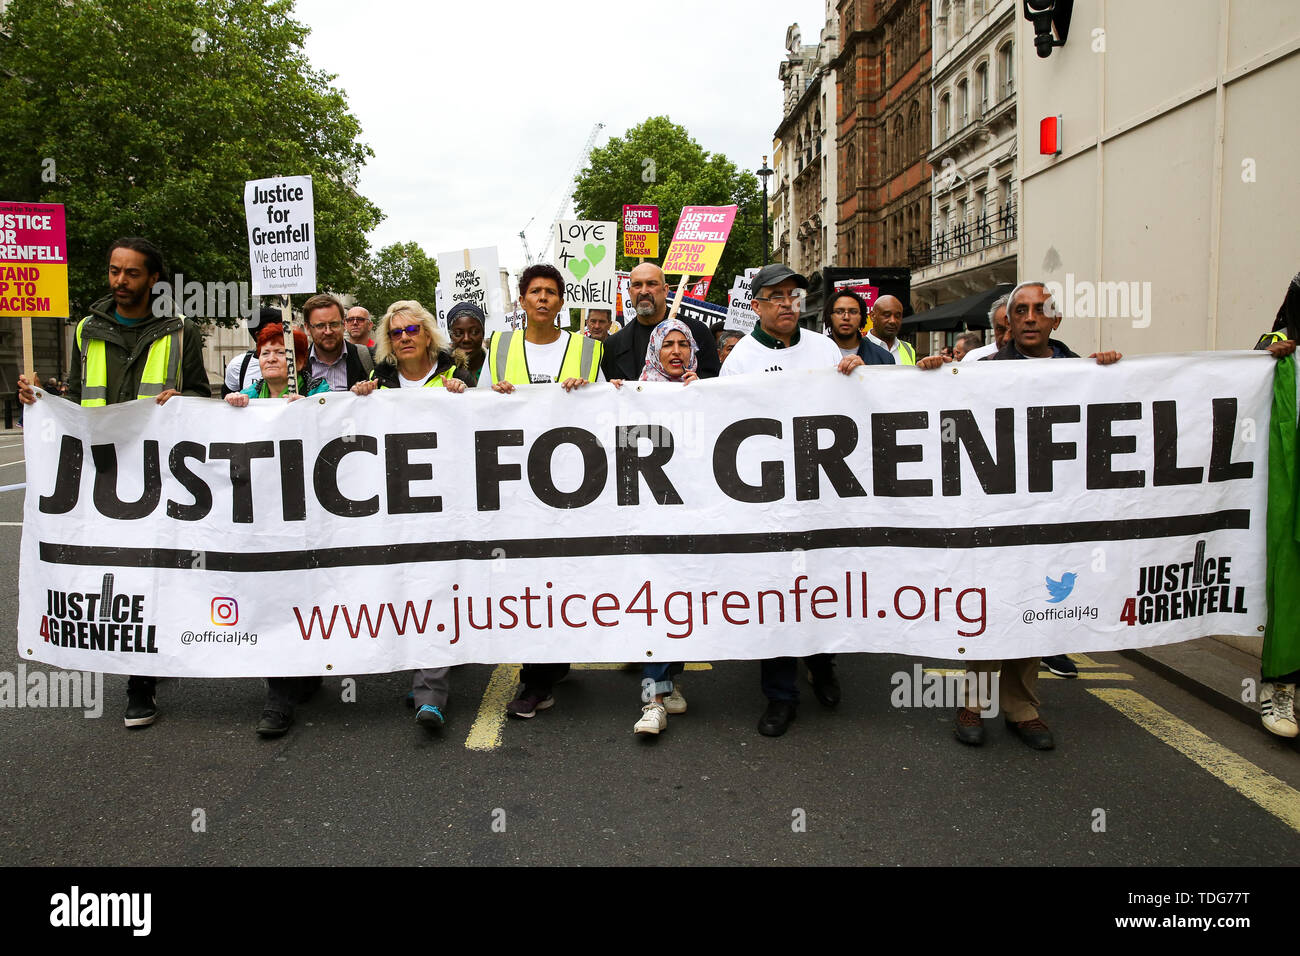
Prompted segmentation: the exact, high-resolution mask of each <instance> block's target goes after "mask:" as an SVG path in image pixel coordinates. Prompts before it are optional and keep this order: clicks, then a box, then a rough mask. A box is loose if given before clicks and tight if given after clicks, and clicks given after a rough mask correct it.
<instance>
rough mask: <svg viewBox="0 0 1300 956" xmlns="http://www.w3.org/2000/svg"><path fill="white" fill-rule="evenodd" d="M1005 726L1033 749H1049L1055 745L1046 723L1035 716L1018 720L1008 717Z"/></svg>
mask: <svg viewBox="0 0 1300 956" xmlns="http://www.w3.org/2000/svg"><path fill="white" fill-rule="evenodd" d="M1007 727H1009V728H1010V729H1011V731H1012V733H1014V734H1015V735H1016V736H1017V737H1019V738H1020V739H1021V740H1023V741H1024V742H1025V743H1027V744H1028V745H1029V746H1031V747H1033V748H1034V749H1035V750H1051V749H1052V748H1053V747H1055V746H1056V741H1055V740H1053V739H1052V732H1051V731H1050V730H1048V729H1047V724H1045V723H1043V722H1042V721H1041V720H1040V719H1039V718H1037V717H1035V718H1034V719H1033V720H1022V721H1019V722H1017V721H1014V720H1011V719H1010V718H1008V719H1007Z"/></svg>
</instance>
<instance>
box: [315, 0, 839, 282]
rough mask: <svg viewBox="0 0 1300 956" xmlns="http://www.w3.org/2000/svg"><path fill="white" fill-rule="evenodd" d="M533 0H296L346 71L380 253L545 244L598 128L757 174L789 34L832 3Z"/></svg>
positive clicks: (818, 22)
mask: <svg viewBox="0 0 1300 956" xmlns="http://www.w3.org/2000/svg"><path fill="white" fill-rule="evenodd" d="M631 9H633V8H631V7H630V6H629V5H624V4H614V3H608V2H602V3H582V2H576V0H571V2H569V3H565V4H560V5H557V6H551V5H549V4H541V3H536V2H523V0H510V2H492V0H469V2H463V0H462V2H455V3H446V2H442V0H438V2H434V3H427V2H426V3H416V2H408V0H371V2H369V3H357V2H355V0H349V2H342V0H297V4H296V7H295V14H294V15H295V17H296V19H298V20H299V21H301V22H303V23H305V24H306V25H307V26H309V27H310V28H311V36H310V37H309V38H308V40H307V53H308V55H309V56H310V58H311V59H312V61H313V63H314V64H315V65H316V67H317V68H319V69H323V70H325V71H326V72H329V73H333V74H336V75H337V79H336V80H335V81H334V84H335V86H337V87H338V88H340V89H341V90H343V91H344V93H345V94H346V95H347V98H348V105H349V107H350V109H351V111H352V113H353V115H355V116H356V117H357V119H358V120H360V122H361V128H362V133H361V140H362V141H363V142H364V143H366V144H368V145H369V146H370V148H371V149H373V150H374V152H375V155H374V157H373V158H372V159H371V160H370V161H369V163H367V165H366V166H365V167H364V168H363V169H362V171H361V183H360V190H361V192H362V194H363V195H365V196H366V197H367V198H368V199H370V200H371V201H372V202H374V203H376V204H377V205H378V206H379V208H380V209H382V210H383V212H384V213H385V215H386V216H387V218H386V219H385V220H384V221H383V222H382V223H380V225H379V228H378V229H376V230H375V231H374V232H373V233H372V234H371V235H370V242H371V246H372V248H374V249H378V248H380V247H382V246H386V245H389V244H390V243H393V242H408V241H411V240H414V241H416V242H418V243H419V244H420V246H421V247H422V248H423V249H424V251H425V252H426V253H428V254H429V255H430V256H436V255H437V254H438V253H440V252H447V251H450V250H453V249H461V248H467V247H468V248H477V247H479V246H496V247H497V250H498V254H499V256H500V259H501V264H502V265H504V266H506V267H507V268H509V269H510V270H511V272H515V273H517V271H518V269H519V267H520V266H521V265H522V264H523V262H524V253H523V247H522V245H521V244H520V241H519V231H520V230H521V229H523V228H524V225H525V224H526V223H528V221H529V220H530V219H532V220H533V222H532V225H531V226H529V228H528V233H527V234H528V242H529V245H530V246H531V247H532V250H533V253H534V255H536V254H538V253H539V252H540V247H541V246H542V244H543V243H544V241H545V238H546V234H547V231H548V230H549V228H550V225H551V221H552V220H553V219H554V218H555V214H556V210H557V209H558V207H559V205H560V202H561V200H562V199H564V197H565V196H566V195H567V192H568V190H569V188H570V186H571V179H570V177H571V173H572V171H573V167H574V164H575V163H576V162H577V160H578V157H579V154H580V152H581V150H582V147H583V145H584V143H585V142H586V140H587V136H588V135H589V134H590V132H591V130H592V128H593V126H594V125H595V124H596V123H598V122H599V123H604V124H605V128H604V129H603V130H602V131H601V132H600V135H599V136H598V138H597V140H596V145H598V146H599V145H601V144H603V143H604V142H606V141H607V140H608V139H609V137H610V136H611V135H621V134H622V133H623V132H624V131H625V130H627V129H628V128H630V127H632V126H635V125H637V124H638V123H640V122H641V121H643V120H645V119H646V118H647V117H650V116H654V115H659V114H665V115H667V116H669V117H670V118H671V119H672V120H673V122H675V123H677V124H679V125H681V126H684V127H685V128H686V129H687V130H688V131H689V132H690V133H691V135H692V136H693V137H694V138H695V140H696V141H697V142H698V143H699V144H700V145H701V146H702V147H704V149H706V150H709V151H710V152H720V153H724V154H725V155H726V156H727V158H728V159H730V160H732V161H733V162H734V163H736V164H737V165H738V166H741V167H744V168H748V169H750V170H755V169H758V167H759V164H760V163H761V161H762V157H763V155H764V154H769V158H770V154H771V152H772V133H773V131H774V130H775V129H776V126H777V124H778V123H779V122H780V121H781V82H780V80H778V79H777V70H778V68H779V65H780V63H781V60H782V59H783V58H784V55H785V50H784V43H785V32H786V28H787V27H788V26H789V25H790V24H791V23H798V24H799V25H800V27H801V29H802V32H803V42H805V43H816V42H817V40H818V37H819V36H820V31H821V28H822V26H823V24H824V17H825V7H824V3H823V0H787V2H782V3H778V2H773V0H699V2H696V3H692V4H681V3H663V4H659V5H657V9H656V8H655V7H650V6H648V5H647V6H644V7H641V8H640V10H639V11H637V12H635V13H631V12H626V11H629V10H631Z"/></svg>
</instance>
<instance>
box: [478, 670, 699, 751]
mask: <svg viewBox="0 0 1300 956" xmlns="http://www.w3.org/2000/svg"><path fill="white" fill-rule="evenodd" d="M625 666H627V665H625V664H604V663H602V664H574V665H573V670H575V671H617V670H622V669H623V668H624V667H625ZM521 667H522V665H520V664H498V665H497V666H496V667H494V668H493V669H492V676H491V677H489V678H488V683H487V688H486V689H485V690H484V691H483V700H482V701H481V702H480V703H479V705H478V716H477V717H475V718H474V723H473V725H471V727H470V728H469V735H468V736H467V737H466V738H465V749H466V750H496V749H497V748H498V747H500V746H501V733H502V731H504V730H505V726H506V719H507V718H506V704H508V703H510V701H511V700H513V699H514V696H515V688H516V687H518V686H519V671H520V669H521ZM686 669H687V670H688V671H711V670H713V665H712V664H709V663H692V664H687V665H686Z"/></svg>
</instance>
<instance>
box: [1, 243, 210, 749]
mask: <svg viewBox="0 0 1300 956" xmlns="http://www.w3.org/2000/svg"><path fill="white" fill-rule="evenodd" d="M168 278H169V276H168V272H167V265H166V263H165V262H164V261H163V256H162V252H160V251H159V249H158V248H157V246H155V245H154V244H153V243H152V242H150V241H149V240H148V239H142V238H139V237H129V238H123V239H118V240H117V241H116V242H114V243H113V244H112V245H111V246H110V247H109V249H108V286H109V289H110V290H111V291H110V293H109V294H108V295H107V296H105V297H104V298H102V299H100V300H99V301H97V302H95V303H94V305H92V306H91V307H90V315H88V316H86V317H85V318H84V319H82V320H81V321H80V322H78V323H77V331H76V334H75V335H74V336H73V343H72V357H71V359H70V362H69V366H68V377H67V378H68V390H67V392H66V393H65V395H64V397H65V398H68V399H70V400H72V401H74V402H78V403H80V404H81V405H82V407H85V408H98V407H101V406H104V405H116V404H118V403H120V402H129V401H134V400H135V399H145V398H148V399H153V400H154V401H156V402H157V403H158V404H159V405H161V404H163V403H164V402H166V401H167V400H168V399H169V398H171V397H172V396H174V395H193V396H196V397H198V398H211V397H212V387H211V386H210V385H209V384H208V373H207V370H206V369H205V368H204V367H203V339H202V336H200V334H199V329H198V326H196V325H195V324H194V323H193V322H192V321H191V320H190V319H187V318H185V317H184V316H182V315H180V314H179V313H178V312H177V310H176V308H175V307H174V306H173V303H172V297H171V296H170V295H167V294H163V295H155V294H154V293H153V288H154V285H155V284H156V283H157V282H158V281H159V280H166V279H168ZM40 384H41V383H40V380H39V379H37V380H36V381H35V382H28V381H27V380H26V378H25V377H20V378H19V386H18V400H19V401H21V402H23V403H24V404H27V405H30V404H32V403H33V402H35V401H36V393H35V391H34V390H33V388H32V386H33V385H35V386H38V387H39V386H40ZM157 683H158V678H156V677H140V676H134V675H133V676H132V677H131V678H130V680H128V681H127V685H126V696H127V706H126V713H125V714H123V721H124V722H125V723H126V726H128V727H147V726H149V725H150V724H152V723H153V722H154V719H155V718H156V717H157V716H158V708H157V706H156V704H155V702H154V688H155V686H156V685H157Z"/></svg>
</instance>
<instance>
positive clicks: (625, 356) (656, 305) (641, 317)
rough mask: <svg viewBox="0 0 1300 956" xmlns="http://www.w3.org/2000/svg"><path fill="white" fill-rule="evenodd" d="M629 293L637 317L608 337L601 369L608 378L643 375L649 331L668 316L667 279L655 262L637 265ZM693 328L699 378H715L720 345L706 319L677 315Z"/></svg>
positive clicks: (627, 378) (634, 378)
mask: <svg viewBox="0 0 1300 956" xmlns="http://www.w3.org/2000/svg"><path fill="white" fill-rule="evenodd" d="M627 288H628V295H629V296H630V297H631V299H632V305H633V306H634V307H635V308H636V321H635V322H629V323H628V324H627V325H626V326H625V327H624V328H623V329H622V330H620V331H619V332H617V333H615V334H614V335H611V336H610V337H609V338H608V339H606V340H605V358H604V360H603V361H602V362H601V366H600V368H601V371H602V372H604V373H605V378H606V379H609V380H611V381H612V380H613V379H616V378H618V379H624V380H629V379H630V380H633V381H635V380H636V379H638V378H640V377H641V370H642V369H643V368H644V367H645V357H646V350H647V349H648V348H649V347H650V333H651V332H653V331H654V328H655V326H656V325H658V324H659V323H660V322H662V321H663V320H664V319H666V318H668V283H667V281H666V280H665V279H664V273H663V270H662V269H660V268H659V267H658V266H657V265H655V264H654V263H653V262H643V263H641V264H640V265H639V266H637V267H636V268H634V269H633V270H632V272H631V274H630V275H629V276H628V280H627ZM678 319H679V320H680V321H682V322H684V323H686V325H687V327H688V328H689V329H690V330H691V338H693V339H694V340H695V345H696V348H697V349H698V351H697V352H696V360H697V361H698V362H699V368H698V374H699V376H700V378H716V377H717V375H718V370H719V369H720V368H721V367H722V363H721V362H719V361H718V345H717V342H716V341H715V340H714V338H713V333H711V332H710V331H709V327H708V326H707V325H705V324H704V323H703V322H700V321H698V320H696V319H688V318H685V317H684V316H680V315H679V316H678Z"/></svg>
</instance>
